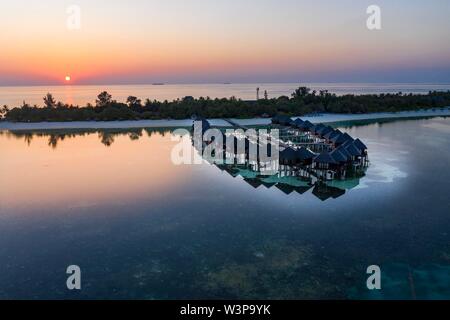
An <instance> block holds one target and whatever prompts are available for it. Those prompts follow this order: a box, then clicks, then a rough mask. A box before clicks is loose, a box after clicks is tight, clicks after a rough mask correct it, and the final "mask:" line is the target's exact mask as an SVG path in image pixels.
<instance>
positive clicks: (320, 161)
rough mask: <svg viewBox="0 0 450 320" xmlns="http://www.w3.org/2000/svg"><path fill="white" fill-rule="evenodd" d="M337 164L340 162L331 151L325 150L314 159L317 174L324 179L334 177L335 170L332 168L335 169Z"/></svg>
mask: <svg viewBox="0 0 450 320" xmlns="http://www.w3.org/2000/svg"><path fill="white" fill-rule="evenodd" d="M337 164H338V162H336V160H334V158H333V157H332V156H331V154H330V153H329V152H323V153H321V154H320V155H318V156H317V157H316V158H314V160H313V168H314V170H315V171H316V174H317V176H318V177H319V178H320V179H323V180H332V179H334V175H335V172H334V171H333V170H331V169H334V166H335V165H337Z"/></svg>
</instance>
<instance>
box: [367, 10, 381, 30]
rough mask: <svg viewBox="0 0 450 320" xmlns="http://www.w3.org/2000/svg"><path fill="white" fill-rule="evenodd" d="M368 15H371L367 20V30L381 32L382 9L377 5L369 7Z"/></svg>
mask: <svg viewBox="0 0 450 320" xmlns="http://www.w3.org/2000/svg"><path fill="white" fill-rule="evenodd" d="M366 13H367V14H368V15H369V18H367V22H366V25H367V29H369V30H371V31H373V30H381V8H380V7H379V6H377V5H375V4H373V5H371V6H369V7H367V11H366Z"/></svg>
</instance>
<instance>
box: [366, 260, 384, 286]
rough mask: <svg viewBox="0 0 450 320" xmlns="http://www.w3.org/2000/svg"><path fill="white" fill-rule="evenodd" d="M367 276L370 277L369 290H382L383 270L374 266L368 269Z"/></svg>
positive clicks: (368, 280)
mask: <svg viewBox="0 0 450 320" xmlns="http://www.w3.org/2000/svg"><path fill="white" fill-rule="evenodd" d="M367 274H370V277H369V278H368V279H367V289H369V290H381V268H380V267H379V266H376V265H373V266H370V267H368V268H367Z"/></svg>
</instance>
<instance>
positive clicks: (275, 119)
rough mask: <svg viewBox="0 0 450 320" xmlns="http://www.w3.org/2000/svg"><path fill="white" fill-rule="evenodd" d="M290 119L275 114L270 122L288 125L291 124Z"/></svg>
mask: <svg viewBox="0 0 450 320" xmlns="http://www.w3.org/2000/svg"><path fill="white" fill-rule="evenodd" d="M292 123H293V122H292V119H291V118H290V117H289V116H285V115H276V116H275V117H273V118H272V124H279V125H282V126H290V125H291V124H292Z"/></svg>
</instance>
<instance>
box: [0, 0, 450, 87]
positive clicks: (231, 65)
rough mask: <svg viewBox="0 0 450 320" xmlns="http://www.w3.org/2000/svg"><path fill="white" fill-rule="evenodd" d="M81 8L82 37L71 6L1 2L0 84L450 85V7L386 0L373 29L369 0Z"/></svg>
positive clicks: (190, 1) (115, 1) (178, 1)
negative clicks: (70, 21) (71, 23)
mask: <svg viewBox="0 0 450 320" xmlns="http://www.w3.org/2000/svg"><path fill="white" fill-rule="evenodd" d="M78 2H79V5H80V7H81V9H82V15H81V17H82V20H81V21H82V24H81V29H80V30H76V31H69V30H68V29H67V28H66V26H65V22H66V19H67V14H66V11H65V9H66V7H67V6H68V5H69V4H71V3H70V2H69V1H66V0H64V1H56V0H43V1H40V2H36V3H30V2H29V1H26V0H16V1H15V2H12V1H8V2H7V3H6V4H4V7H5V10H4V12H8V15H7V16H5V17H4V19H3V18H2V19H0V28H2V29H3V30H8V31H9V32H8V33H2V34H0V41H2V43H7V44H8V45H7V46H5V47H3V48H2V54H1V55H0V85H5V84H6V85H7V84H16V83H18V84H28V83H29V84H61V82H62V81H61V80H60V79H61V75H70V76H71V78H72V79H71V82H74V83H75V82H76V84H96V83H125V84H126V83H152V82H179V83H185V82H194V83H196V82H224V81H232V82H249V81H250V82H251V81H256V82H257V81H273V82H278V81H280V82H289V81H298V80H304V81H349V80H352V79H355V80H356V81H364V80H366V81H374V80H377V79H378V80H380V79H384V77H390V78H389V79H391V78H392V79H394V80H395V78H396V76H395V72H397V73H398V75H399V79H400V78H401V77H403V78H405V79H408V80H412V81H430V80H436V81H450V42H446V41H442V39H448V38H450V22H449V21H448V19H447V17H448V15H449V14H450V4H449V2H448V1H444V0H434V1H429V2H428V3H423V2H418V1H406V0H400V1H397V2H396V3H392V2H391V1H386V0H380V1H378V2H379V5H380V6H381V7H382V14H383V15H382V17H383V29H382V30H380V31H376V32H371V31H368V30H367V29H366V28H365V21H366V18H367V15H366V13H365V9H366V8H367V5H368V4H370V2H369V1H361V3H358V4H355V3H354V2H352V1H350V0H343V1H339V3H336V2H335V1H326V0H319V1H316V2H311V1H296V0H282V1H275V0H263V1H246V2H245V3H242V2H239V1H237V0H229V1H225V0H217V1H214V2H212V1H211V2H204V1H200V0H184V1H182V0H172V1H151V2H140V1H134V2H133V1H130V2H127V3H124V2H122V1H119V0H110V1H105V0H99V1H98V2H96V3H95V4H93V3H92V2H91V1H87V0H79V1H78ZM18 17H20V20H21V23H18V22H17V18H18ZM23 21H24V22H23ZM118 21H120V23H118ZM371 73H372V74H373V76H372V77H371V76H370V74H371ZM75 78H76V81H73V79H75ZM411 78H412V79H411ZM392 79H391V80H392ZM64 82H67V81H64Z"/></svg>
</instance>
